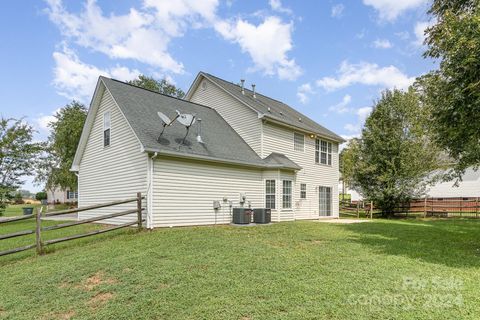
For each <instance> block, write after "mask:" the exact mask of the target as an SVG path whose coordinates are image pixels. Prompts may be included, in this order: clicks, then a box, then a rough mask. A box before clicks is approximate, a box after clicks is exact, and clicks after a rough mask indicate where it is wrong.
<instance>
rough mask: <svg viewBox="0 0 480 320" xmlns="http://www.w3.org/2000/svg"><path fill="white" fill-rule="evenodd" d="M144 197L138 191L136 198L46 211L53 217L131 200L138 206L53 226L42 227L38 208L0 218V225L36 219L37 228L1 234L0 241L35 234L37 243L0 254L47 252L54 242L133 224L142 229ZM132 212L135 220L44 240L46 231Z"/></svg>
mask: <svg viewBox="0 0 480 320" xmlns="http://www.w3.org/2000/svg"><path fill="white" fill-rule="evenodd" d="M143 199H145V197H143V196H142V194H141V193H140V192H139V193H137V196H136V197H135V198H130V199H125V200H119V201H112V202H108V203H103V204H97V205H93V206H87V207H82V208H75V209H68V210H62V211H56V212H50V213H44V214H43V217H52V216H60V215H65V214H71V213H78V212H82V211H88V210H94V209H99V208H106V207H112V206H116V205H119V204H125V203H131V202H136V203H137V207H136V208H135V209H130V210H124V211H121V212H116V213H112V214H106V215H99V216H97V217H93V218H88V219H83V220H77V221H72V222H64V223H59V224H56V225H52V226H43V227H42V210H41V209H40V210H37V211H36V212H35V213H34V214H32V215H26V216H21V217H14V218H8V219H4V220H0V225H2V224H6V223H11V222H16V221H22V220H29V219H35V229H34V230H22V231H17V232H13V233H9V234H4V235H0V241H1V240H6V239H11V238H15V237H21V236H25V235H30V234H35V243H32V244H29V245H26V246H23V247H17V248H12V249H8V250H5V251H0V256H4V255H7V254H12V253H17V252H21V251H25V250H29V249H33V248H36V251H37V254H43V253H44V252H45V250H44V249H45V247H46V246H49V245H52V244H55V243H59V242H64V241H70V240H75V239H80V238H85V237H89V236H93V235H97V234H101V233H105V232H109V231H114V230H118V229H122V228H125V227H129V226H133V225H137V228H138V229H139V230H141V229H142V228H143V222H144V221H145V219H143V217H142V214H143V211H144V210H145V208H142V200H143ZM132 213H136V214H137V217H136V219H135V220H134V221H130V222H127V223H124V224H120V225H115V226H112V227H108V228H105V229H100V230H94V231H90V232H87V233H82V234H75V235H71V236H67V237H62V238H57V239H51V240H45V241H44V240H42V234H43V232H45V231H51V230H57V229H62V228H68V227H73V226H78V225H81V224H85V223H92V222H96V221H101V220H105V219H110V218H115V217H120V216H125V215H127V214H132Z"/></svg>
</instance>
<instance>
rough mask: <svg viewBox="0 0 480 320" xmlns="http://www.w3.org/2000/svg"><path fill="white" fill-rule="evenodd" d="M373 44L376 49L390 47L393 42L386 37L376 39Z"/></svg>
mask: <svg viewBox="0 0 480 320" xmlns="http://www.w3.org/2000/svg"><path fill="white" fill-rule="evenodd" d="M373 46H374V47H375V48H377V49H390V48H391V47H393V44H392V43H391V42H390V41H389V40H388V39H377V40H375V41H374V42H373Z"/></svg>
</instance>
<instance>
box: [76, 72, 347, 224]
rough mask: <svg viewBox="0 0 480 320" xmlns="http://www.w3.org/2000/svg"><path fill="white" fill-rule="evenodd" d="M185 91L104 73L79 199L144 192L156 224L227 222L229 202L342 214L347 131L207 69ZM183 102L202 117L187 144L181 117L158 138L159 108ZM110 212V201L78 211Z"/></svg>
mask: <svg viewBox="0 0 480 320" xmlns="http://www.w3.org/2000/svg"><path fill="white" fill-rule="evenodd" d="M187 99H189V100H191V101H192V102H189V101H186V100H181V99H177V98H172V97H169V96H165V95H162V94H159V93H155V92H152V91H149V90H145V89H142V88H138V87H135V86H132V85H129V84H126V83H123V82H120V81H116V80H112V79H108V78H105V77H100V78H99V81H98V83H97V87H96V90H95V94H94V97H93V99H92V103H91V106H90V109H89V113H88V116H87V120H86V123H85V126H84V129H83V132H82V137H81V139H80V143H79V146H78V149H77V153H76V155H75V159H74V162H73V166H72V170H73V171H77V172H78V177H79V179H78V190H79V195H80V197H79V199H78V201H79V206H87V205H92V204H97V203H103V202H107V201H112V200H119V199H124V198H131V197H132V196H134V195H135V193H136V192H142V193H143V194H146V195H147V200H146V201H145V203H144V205H145V206H146V208H147V227H150V228H152V227H163V226H182V225H206V224H215V223H229V222H230V220H231V216H230V214H231V208H232V207H237V206H242V205H243V206H251V207H252V208H263V207H270V208H272V220H274V221H287V220H294V219H318V218H319V217H324V216H325V217H327V216H329V217H332V216H333V217H336V216H338V144H339V143H341V142H343V139H342V138H341V137H339V136H338V135H336V134H334V133H333V132H331V131H329V130H327V129H325V128H324V127H322V126H320V125H319V124H317V123H315V122H314V121H312V120H310V119H308V118H307V117H305V116H304V115H302V114H300V113H298V112H297V111H295V110H293V109H292V108H290V107H288V106H287V105H285V104H283V103H281V102H279V101H276V100H273V99H270V98H267V97H265V96H263V95H260V94H258V93H256V94H255V97H254V96H253V92H252V91H250V90H246V89H245V90H244V93H243V94H242V88H241V87H240V86H237V85H233V84H230V83H228V82H226V81H224V80H221V79H219V78H215V77H213V76H210V75H207V74H204V73H200V74H199V75H198V77H197V79H196V80H195V82H194V84H193V85H192V87H191V88H190V90H189V92H188V94H187ZM177 110H178V111H179V112H180V113H189V114H195V115H196V117H197V119H201V121H196V122H195V123H194V124H193V125H192V127H191V128H190V131H189V134H188V136H187V137H186V140H185V143H182V140H183V138H184V136H185V133H186V129H185V127H184V126H182V125H180V124H179V123H177V122H175V123H174V124H173V125H171V126H169V127H166V129H165V131H164V133H163V134H162V136H161V137H160V138H159V136H160V133H161V131H162V122H161V120H160V118H159V117H158V115H157V112H159V111H160V112H162V113H164V114H166V115H167V116H168V117H170V118H174V117H175V115H176V111H177ZM197 135H201V140H202V141H203V142H199V141H198V140H197ZM132 206H134V204H131V205H120V206H117V207H116V210H125V209H126V208H131V207H132ZM102 213H104V214H106V213H112V208H105V209H98V210H95V211H92V212H90V213H82V212H80V214H79V216H80V219H83V218H86V217H89V216H93V215H98V214H102ZM130 220H131V218H129V217H121V218H115V219H109V220H107V221H106V222H109V223H122V222H127V221H130Z"/></svg>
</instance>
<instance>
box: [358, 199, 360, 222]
mask: <svg viewBox="0 0 480 320" xmlns="http://www.w3.org/2000/svg"><path fill="white" fill-rule="evenodd" d="M359 206H360V203H359V202H358V201H357V219H358V218H360V211H359V210H358V209H359Z"/></svg>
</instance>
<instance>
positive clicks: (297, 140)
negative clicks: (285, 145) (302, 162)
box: [293, 132, 305, 152]
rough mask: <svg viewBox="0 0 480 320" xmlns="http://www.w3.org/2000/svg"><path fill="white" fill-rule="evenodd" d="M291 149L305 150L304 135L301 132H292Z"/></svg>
mask: <svg viewBox="0 0 480 320" xmlns="http://www.w3.org/2000/svg"><path fill="white" fill-rule="evenodd" d="M293 150H295V151H302V152H303V151H305V135H304V134H302V133H298V132H294V133H293Z"/></svg>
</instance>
